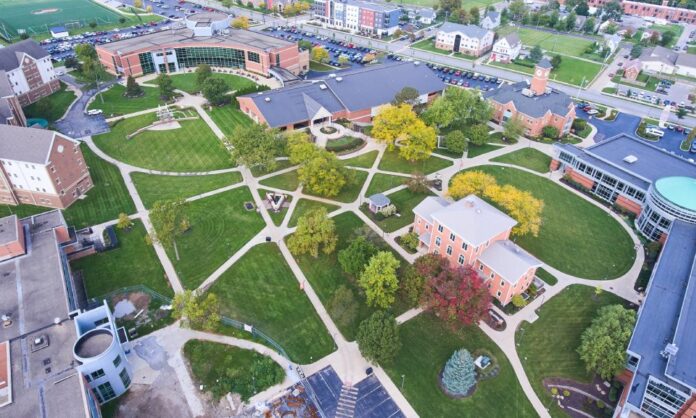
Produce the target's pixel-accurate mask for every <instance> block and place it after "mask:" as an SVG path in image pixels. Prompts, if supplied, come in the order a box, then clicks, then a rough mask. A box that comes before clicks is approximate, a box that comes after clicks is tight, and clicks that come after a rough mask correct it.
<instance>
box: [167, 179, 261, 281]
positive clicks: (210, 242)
mask: <svg viewBox="0 0 696 418" xmlns="http://www.w3.org/2000/svg"><path fill="white" fill-rule="evenodd" d="M250 201H253V198H252V196H251V192H250V191H249V189H248V188H247V187H240V188H238V189H232V190H230V191H227V192H224V193H220V194H216V195H213V196H210V197H206V198H205V199H201V200H196V201H194V202H191V203H190V204H189V206H188V209H187V213H188V217H189V221H190V223H191V229H190V230H189V231H188V232H186V233H185V234H184V235H182V236H181V237H179V238H177V240H176V243H177V247H178V248H179V255H180V257H181V259H180V260H178V261H177V259H176V256H175V255H174V249H173V248H172V247H169V248H167V254H169V259H170V260H172V263H174V268H176V271H177V273H178V275H179V278H180V279H181V282H182V283H183V285H184V287H186V288H187V289H193V288H196V287H198V286H199V285H200V284H201V283H202V282H203V281H204V280H205V279H206V278H207V277H208V276H209V275H210V274H211V273H212V272H213V271H215V270H216V269H217V268H218V267H219V266H220V265H221V264H222V263H224V262H225V261H226V260H227V259H228V258H230V257H232V255H233V254H234V253H236V252H237V250H239V249H240V248H241V247H242V246H243V245H244V244H246V243H247V241H249V240H250V239H251V238H252V237H253V236H254V235H256V234H257V233H258V232H259V231H261V229H263V227H264V226H265V223H264V222H263V219H262V218H261V215H259V213H257V212H256V211H255V210H251V211H247V210H246V209H244V206H243V205H244V202H250Z"/></svg>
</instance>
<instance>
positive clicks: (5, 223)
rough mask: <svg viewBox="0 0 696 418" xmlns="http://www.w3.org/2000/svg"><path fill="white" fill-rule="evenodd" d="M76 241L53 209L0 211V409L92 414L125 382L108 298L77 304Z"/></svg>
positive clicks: (64, 416)
mask: <svg viewBox="0 0 696 418" xmlns="http://www.w3.org/2000/svg"><path fill="white" fill-rule="evenodd" d="M75 241H76V238H75V235H74V233H73V232H71V229H70V228H68V226H67V225H66V223H65V219H64V218H63V215H62V214H61V212H60V211H58V210H54V211H50V212H46V213H42V214H39V215H35V216H31V217H29V218H26V219H21V220H20V219H17V217H16V216H14V215H13V216H9V217H5V218H1V219H0V248H3V254H2V256H1V259H0V260H1V261H0V272H2V277H3V279H2V282H0V286H2V288H1V289H0V306H1V307H2V314H3V324H2V326H1V327H0V416H3V417H61V418H98V417H101V413H100V408H99V404H102V403H104V402H107V401H108V400H110V399H113V398H114V397H115V396H118V395H120V394H122V393H123V392H125V390H127V388H128V387H129V386H130V384H131V380H132V368H131V366H130V362H129V360H128V358H127V357H126V354H125V351H124V349H123V345H124V344H128V342H127V338H126V337H124V338H125V340H124V341H122V340H121V339H120V338H118V337H117V334H118V333H117V332H116V326H115V323H114V320H113V317H112V316H111V313H110V311H109V308H108V306H107V305H106V304H104V305H103V306H101V307H98V308H96V309H94V310H90V311H85V310H83V309H81V307H80V302H79V300H80V299H79V297H78V292H77V290H76V288H75V284H74V282H73V278H72V275H71V273H70V266H69V263H68V258H67V255H66V253H67V252H69V250H68V248H69V247H70V246H71V245H73V244H74V243H75ZM73 322H74V323H73ZM121 334H123V335H124V336H125V333H121ZM98 362H101V363H98ZM97 364H99V367H96V365H97Z"/></svg>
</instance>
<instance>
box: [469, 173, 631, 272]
mask: <svg viewBox="0 0 696 418" xmlns="http://www.w3.org/2000/svg"><path fill="white" fill-rule="evenodd" d="M471 170H478V171H483V172H485V173H488V174H491V175H493V176H495V177H496V179H497V180H498V183H499V184H501V185H502V184H511V185H513V186H515V187H517V188H519V189H521V190H526V191H529V192H531V193H532V194H533V195H534V196H535V197H536V198H538V199H541V200H543V201H544V210H543V213H542V225H541V229H540V231H539V236H537V237H533V236H531V235H529V236H522V237H518V238H516V242H517V243H518V244H519V245H521V246H522V247H523V248H525V249H526V250H528V251H529V252H531V253H532V254H533V255H535V256H536V257H539V259H541V260H542V261H544V262H546V263H548V264H549V265H551V266H553V267H555V268H557V269H558V270H561V271H563V272H565V273H568V274H572V275H574V276H578V277H583V278H586V279H595V280H603V279H612V278H615V277H619V276H621V275H622V274H624V273H625V272H627V271H628V270H629V269H630V267H631V265H632V264H633V261H634V260H635V250H634V248H633V242H632V241H631V238H630V236H629V235H628V233H627V232H626V230H625V229H624V228H623V227H622V226H621V224H619V222H617V221H616V220H615V219H614V218H612V217H611V215H609V214H608V213H607V212H605V211H604V210H603V209H601V208H599V207H597V206H595V205H593V204H592V203H589V202H587V201H586V200H584V199H582V198H581V197H579V196H577V195H575V194H574V193H573V192H570V191H568V190H566V189H564V188H563V187H561V186H559V185H557V184H554V183H553V182H552V181H550V180H548V179H546V178H544V177H541V176H537V175H534V174H530V173H526V172H523V171H521V170H517V169H514V168H509V167H508V168H506V167H494V166H480V167H476V168H473V169H471Z"/></svg>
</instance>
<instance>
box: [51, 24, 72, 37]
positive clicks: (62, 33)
mask: <svg viewBox="0 0 696 418" xmlns="http://www.w3.org/2000/svg"><path fill="white" fill-rule="evenodd" d="M51 36H52V37H54V38H56V39H63V38H67V37H68V36H70V32H68V30H67V29H66V28H65V26H54V27H52V28H51Z"/></svg>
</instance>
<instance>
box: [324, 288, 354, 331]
mask: <svg viewBox="0 0 696 418" xmlns="http://www.w3.org/2000/svg"><path fill="white" fill-rule="evenodd" d="M329 313H330V314H331V318H333V320H334V321H335V322H336V324H338V325H342V326H344V327H345V326H348V325H350V324H352V323H353V321H355V318H357V316H358V302H357V300H356V299H355V295H354V294H353V291H352V290H350V288H349V287H348V286H346V285H344V284H342V285H341V286H339V287H338V289H336V292H335V293H334V295H333V296H332V297H331V300H330V301H329Z"/></svg>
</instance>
